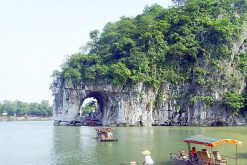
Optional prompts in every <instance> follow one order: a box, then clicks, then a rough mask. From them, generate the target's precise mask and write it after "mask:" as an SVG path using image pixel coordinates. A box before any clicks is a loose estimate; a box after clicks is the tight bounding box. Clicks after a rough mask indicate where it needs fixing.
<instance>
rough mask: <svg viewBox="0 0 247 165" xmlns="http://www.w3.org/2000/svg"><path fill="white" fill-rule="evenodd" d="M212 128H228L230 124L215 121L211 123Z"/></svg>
mask: <svg viewBox="0 0 247 165" xmlns="http://www.w3.org/2000/svg"><path fill="white" fill-rule="evenodd" d="M211 126H228V123H226V122H223V121H215V122H213V123H211Z"/></svg>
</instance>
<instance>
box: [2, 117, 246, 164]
mask: <svg viewBox="0 0 247 165" xmlns="http://www.w3.org/2000/svg"><path fill="white" fill-rule="evenodd" d="M198 134H201V135H205V136H212V137H218V138H233V139H238V140H240V141H243V144H242V145H239V146H238V160H237V163H238V165H247V127H115V128H114V131H113V135H114V137H116V138H118V141H117V142H99V141H97V139H96V138H95V136H96V132H95V127H85V126H82V127H63V126H60V127H57V126H53V123H52V121H16V122H0V164H1V165H127V164H128V163H129V162H130V161H136V162H137V163H138V164H141V162H142V161H143V155H142V154H141V151H142V150H144V149H148V150H150V151H151V156H152V158H153V160H154V162H155V165H175V164H178V163H177V162H174V161H172V160H170V158H169V155H168V153H169V152H177V151H180V150H182V149H184V150H186V149H187V145H186V144H185V143H183V141H182V140H183V139H185V138H187V137H189V136H192V135H198ZM195 147H196V148H197V149H198V150H199V149H202V146H200V145H195ZM203 148H205V147H203ZM235 148H236V147H235V145H232V144H223V145H221V146H217V147H214V148H213V150H217V151H220V153H221V154H223V155H227V156H230V157H235ZM208 150H211V149H210V148H208ZM228 160H229V163H228V165H234V164H235V160H232V159H228Z"/></svg>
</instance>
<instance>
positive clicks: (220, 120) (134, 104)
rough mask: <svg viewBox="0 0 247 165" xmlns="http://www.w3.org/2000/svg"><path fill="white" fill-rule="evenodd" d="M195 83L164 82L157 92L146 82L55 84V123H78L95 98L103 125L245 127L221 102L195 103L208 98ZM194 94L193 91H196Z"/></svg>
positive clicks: (98, 114) (241, 119) (239, 117)
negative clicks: (89, 100)
mask: <svg viewBox="0 0 247 165" xmlns="http://www.w3.org/2000/svg"><path fill="white" fill-rule="evenodd" d="M195 88H196V85H193V83H186V84H169V83H164V84H162V85H161V86H160V88H159V90H157V91H156V92H155V90H154V89H153V88H151V87H150V86H148V85H145V84H143V83H139V84H137V85H134V86H112V85H110V84H107V83H106V82H102V81H97V82H90V81H87V82H81V84H80V85H79V86H76V87H73V86H72V85H68V83H67V82H66V80H65V79H61V78H57V79H56V80H55V81H54V82H53V87H52V90H53V94H54V124H55V125H67V124H69V123H70V122H72V121H76V120H78V117H79V116H78V114H79V112H80V108H81V106H82V103H83V101H84V100H85V99H86V98H89V97H94V98H95V99H97V102H98V107H99V108H98V110H97V116H96V117H95V119H97V120H99V121H100V122H101V123H102V124H103V125H126V126H132V125H144V126H151V125H204V126H213V125H217V126H219V125H245V124H246V121H247V120H246V117H244V116H234V115H233V113H232V111H230V110H227V109H226V107H224V106H222V104H221V98H220V97H219V96H217V95H219V94H218V93H217V92H216V93H214V95H215V97H218V99H217V102H216V103H214V104H213V105H209V104H207V103H206V102H205V101H203V100H202V99H200V98H199V99H197V100H196V101H195V102H193V103H191V101H190V98H191V97H190V95H191V94H192V93H193V94H194V95H195V94H196V95H198V96H202V95H205V93H204V92H205V91H204V90H203V89H199V88H198V89H195ZM192 91H193V92H192Z"/></svg>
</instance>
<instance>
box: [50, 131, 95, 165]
mask: <svg viewBox="0 0 247 165" xmlns="http://www.w3.org/2000/svg"><path fill="white" fill-rule="evenodd" d="M91 132H92V131H91V130H90V128H87V127H54V129H53V134H54V135H53V148H54V149H53V151H54V153H53V157H54V164H56V165H60V164H68V165H78V164H85V162H88V164H97V163H96V162H95V158H94V157H95V155H96V154H95V143H92V140H91V138H92V136H91Z"/></svg>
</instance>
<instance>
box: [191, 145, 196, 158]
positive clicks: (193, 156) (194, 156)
mask: <svg viewBox="0 0 247 165" xmlns="http://www.w3.org/2000/svg"><path fill="white" fill-rule="evenodd" d="M190 157H191V158H193V159H196V158H197V153H196V148H195V147H192V149H191V150H190Z"/></svg>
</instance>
